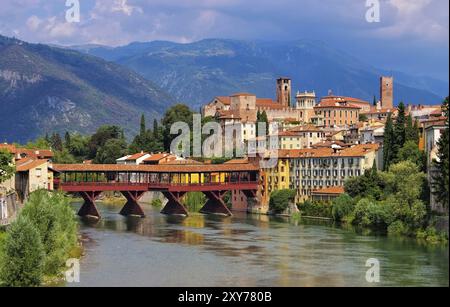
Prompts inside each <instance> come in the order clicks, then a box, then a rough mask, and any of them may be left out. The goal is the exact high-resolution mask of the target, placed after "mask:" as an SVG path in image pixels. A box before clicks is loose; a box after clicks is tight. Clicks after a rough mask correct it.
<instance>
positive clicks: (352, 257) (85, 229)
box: [81, 205, 448, 287]
mask: <svg viewBox="0 0 450 307" xmlns="http://www.w3.org/2000/svg"><path fill="white" fill-rule="evenodd" d="M144 208H145V213H146V217H145V218H136V217H128V218H126V217H122V216H120V215H118V213H117V212H118V211H119V209H118V208H117V207H115V206H105V205H99V210H100V213H101V215H102V219H101V220H99V221H95V220H85V219H83V220H82V233H83V235H84V236H85V237H87V238H89V240H86V242H85V246H86V251H87V256H86V257H85V258H84V259H83V260H82V283H81V285H85V286H121V285H130V286H194V287H195V286H373V285H372V284H367V283H366V281H365V272H366V270H367V268H366V267H365V262H366V260H367V259H368V258H378V259H379V260H380V262H381V266H382V272H381V274H382V282H381V284H379V285H381V286H392V285H402V286H427V285H439V286H448V248H447V247H442V246H430V245H420V244H418V243H417V242H416V241H414V240H408V239H398V238H387V237H384V236H363V235H360V234H358V233H357V232H355V231H353V230H352V229H343V228H340V227H338V226H337V225H334V224H332V223H330V222H327V221H312V220H301V221H292V220H291V221H290V220H289V219H286V218H272V217H268V216H258V215H254V216H253V215H246V214H239V213H238V214H236V215H235V216H233V217H221V216H203V215H192V216H190V217H188V218H182V217H176V216H164V215H161V214H160V213H159V210H156V209H153V208H151V207H149V206H144Z"/></svg>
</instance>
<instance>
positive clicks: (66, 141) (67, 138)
mask: <svg viewBox="0 0 450 307" xmlns="http://www.w3.org/2000/svg"><path fill="white" fill-rule="evenodd" d="M64 147H65V148H67V149H69V148H70V133H69V131H66V134H64Z"/></svg>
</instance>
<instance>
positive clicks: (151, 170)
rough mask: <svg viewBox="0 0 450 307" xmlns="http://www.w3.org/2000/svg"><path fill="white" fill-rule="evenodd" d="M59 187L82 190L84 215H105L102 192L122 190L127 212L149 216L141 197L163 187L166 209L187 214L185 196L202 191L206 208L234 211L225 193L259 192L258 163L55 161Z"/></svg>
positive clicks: (250, 194)
mask: <svg viewBox="0 0 450 307" xmlns="http://www.w3.org/2000/svg"><path fill="white" fill-rule="evenodd" d="M53 169H54V170H55V171H56V176H55V189H59V190H62V191H65V192H68V193H76V194H79V195H80V196H81V197H83V199H84V204H83V206H82V207H81V209H80V211H79V213H78V214H79V215H80V216H94V217H98V218H99V217H100V214H99V213H98V210H97V208H96V206H95V200H96V199H97V198H98V197H99V195H100V194H101V193H102V192H107V191H117V192H121V193H122V194H123V195H124V196H125V198H126V199H127V203H126V204H125V206H124V207H123V209H122V210H121V212H120V213H121V214H122V215H138V216H144V211H143V210H142V208H141V206H140V205H139V203H138V201H139V199H140V198H141V197H142V195H143V194H144V193H145V192H149V191H159V192H161V193H162V194H163V195H164V196H165V197H166V198H167V199H168V203H167V204H166V206H165V207H164V208H163V210H162V213H164V214H176V215H188V211H187V209H186V207H185V206H184V205H183V203H182V197H183V196H184V195H185V194H186V193H188V192H202V193H204V194H205V195H206V197H207V199H208V201H207V202H206V204H204V206H203V208H202V209H201V212H202V213H206V214H208V213H213V214H225V215H231V211H230V210H229V209H228V207H227V206H226V205H225V203H224V201H223V197H224V195H225V193H226V192H228V191H241V192H243V193H244V194H245V195H246V196H247V197H256V192H257V190H258V183H259V168H258V167H257V166H255V165H253V164H251V163H230V164H217V165H214V164H198V165H197V164H192V165H189V164H186V165H184V164H183V165H177V164H174V165H169V164H168V165H164V164H160V165H124V164H54V165H53Z"/></svg>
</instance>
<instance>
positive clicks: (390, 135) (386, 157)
mask: <svg viewBox="0 0 450 307" xmlns="http://www.w3.org/2000/svg"><path fill="white" fill-rule="evenodd" d="M394 141H395V140H394V124H393V121H392V116H391V114H390V113H389V115H388V118H387V120H386V125H385V127H384V141H383V169H384V170H385V171H387V170H389V167H390V165H391V162H392V159H393V150H392V147H393V143H394Z"/></svg>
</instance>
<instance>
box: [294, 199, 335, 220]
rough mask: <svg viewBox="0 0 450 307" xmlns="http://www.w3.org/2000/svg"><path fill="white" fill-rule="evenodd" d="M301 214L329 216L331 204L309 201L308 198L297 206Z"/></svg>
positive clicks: (330, 215)
mask: <svg viewBox="0 0 450 307" xmlns="http://www.w3.org/2000/svg"><path fill="white" fill-rule="evenodd" d="M298 208H299V210H300V211H301V214H302V215H303V216H314V217H326V218H331V217H332V214H331V205H330V204H329V203H326V202H311V201H309V200H307V201H305V202H304V203H302V204H300V205H299V206H298Z"/></svg>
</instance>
